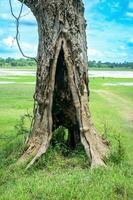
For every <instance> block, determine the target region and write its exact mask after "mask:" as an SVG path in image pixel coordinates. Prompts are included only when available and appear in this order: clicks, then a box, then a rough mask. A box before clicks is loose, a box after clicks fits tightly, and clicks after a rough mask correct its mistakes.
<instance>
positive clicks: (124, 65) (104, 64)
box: [88, 61, 133, 69]
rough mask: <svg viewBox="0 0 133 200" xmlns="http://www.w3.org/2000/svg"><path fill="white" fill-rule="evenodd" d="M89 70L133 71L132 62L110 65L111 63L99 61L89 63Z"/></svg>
mask: <svg viewBox="0 0 133 200" xmlns="http://www.w3.org/2000/svg"><path fill="white" fill-rule="evenodd" d="M88 66H89V68H128V69H133V62H123V63H111V62H101V61H98V62H96V61H89V62H88Z"/></svg>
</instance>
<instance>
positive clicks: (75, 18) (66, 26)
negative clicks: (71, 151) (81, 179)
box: [20, 0, 107, 167]
mask: <svg viewBox="0 0 133 200" xmlns="http://www.w3.org/2000/svg"><path fill="white" fill-rule="evenodd" d="M21 2H22V0H21ZM25 4H26V5H27V6H28V7H29V8H30V9H31V10H32V12H33V14H34V16H35V17H36V19H37V23H38V33H39V46H38V58H37V59H38V66H37V81H36V91H35V95H34V99H35V101H36V104H37V107H36V110H35V116H34V119H35V121H34V125H33V130H32V135H31V136H30V138H29V141H28V148H27V150H26V151H25V153H24V154H23V155H22V157H21V159H20V160H21V161H23V160H25V159H26V160H27V158H31V157H32V159H31V161H30V162H29V164H28V167H29V166H31V165H32V164H33V163H34V162H35V161H36V160H37V159H39V158H40V156H41V155H43V154H44V153H45V152H46V151H47V148H48V146H49V144H50V140H51V138H52V132H53V130H54V129H56V128H58V126H60V125H63V126H64V127H66V128H68V130H69V132H70V145H71V146H72V147H73V148H74V147H75V146H76V144H77V142H79V139H81V142H82V144H83V146H84V148H85V151H86V153H87V155H88V157H89V159H90V162H91V165H92V166H97V165H105V163H104V157H105V155H106V151H107V146H106V144H105V143H104V141H103V140H102V138H101V137H100V136H99V135H98V134H97V133H96V130H95V128H94V126H93V124H92V122H91V117H90V112H89V109H88V96H89V89H88V71H87V68H88V67H87V66H88V59H87V42H86V33H85V30H86V21H85V19H84V5H83V3H82V1H81V0H33V1H31V0H25Z"/></svg>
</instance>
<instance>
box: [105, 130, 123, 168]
mask: <svg viewBox="0 0 133 200" xmlns="http://www.w3.org/2000/svg"><path fill="white" fill-rule="evenodd" d="M115 141H116V146H115V148H114V150H112V152H111V153H110V155H109V158H108V159H109V161H111V162H113V163H114V164H117V165H119V164H121V163H122V162H123V161H124V160H125V148H124V146H123V143H122V138H121V135H120V134H119V135H117V136H115Z"/></svg>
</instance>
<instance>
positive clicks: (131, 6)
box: [128, 1, 133, 9]
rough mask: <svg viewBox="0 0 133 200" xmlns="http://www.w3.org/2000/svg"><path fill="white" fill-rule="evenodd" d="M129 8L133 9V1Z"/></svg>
mask: <svg viewBox="0 0 133 200" xmlns="http://www.w3.org/2000/svg"><path fill="white" fill-rule="evenodd" d="M128 7H129V8H130V9H133V1H130V2H129V5H128Z"/></svg>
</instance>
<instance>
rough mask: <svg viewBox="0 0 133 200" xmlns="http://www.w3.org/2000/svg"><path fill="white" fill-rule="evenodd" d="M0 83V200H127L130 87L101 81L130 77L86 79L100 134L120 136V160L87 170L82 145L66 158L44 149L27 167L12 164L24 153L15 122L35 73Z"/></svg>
mask: <svg viewBox="0 0 133 200" xmlns="http://www.w3.org/2000/svg"><path fill="white" fill-rule="evenodd" d="M0 81H14V82H17V83H15V84H5V85H0V200H117V199H118V200H132V199H133V87H128V86H106V85H104V84H105V83H116V82H133V79H120V78H119V79H113V78H105V79H102V78H95V79H91V80H90V88H91V96H90V110H91V113H92V119H93V122H94V123H95V125H96V128H97V130H98V131H99V132H100V133H101V134H106V135H107V137H108V139H109V140H110V141H111V144H112V145H111V147H110V148H111V152H112V154H113V153H114V155H117V152H116V153H115V151H116V149H117V148H118V144H117V141H116V139H115V137H118V136H119V135H120V136H121V143H122V147H123V148H124V152H125V154H124V156H123V160H122V161H121V162H120V163H117V164H116V163H115V162H114V160H111V159H110V160H109V161H108V162H107V163H108V167H107V168H106V169H104V168H97V169H90V168H89V167H88V160H87V157H86V155H85V153H84V151H83V149H81V148H78V149H77V150H75V151H74V152H71V153H70V154H69V156H67V157H65V156H63V155H62V154H61V153H60V151H59V150H58V149H56V150H53V149H52V148H50V149H49V151H48V153H47V154H46V156H43V158H42V159H41V160H40V161H39V162H38V163H36V165H35V166H34V167H33V168H31V169H30V170H29V171H24V169H23V168H20V167H17V166H16V165H15V163H16V161H17V159H18V158H19V157H20V155H21V153H22V151H23V146H24V145H23V141H24V136H22V135H20V136H17V137H16V134H17V132H16V129H15V128H14V126H15V125H16V124H18V121H19V119H20V116H22V115H24V114H25V113H27V110H28V112H32V106H33V99H32V96H33V92H34V85H33V84H27V82H30V83H31V82H34V81H35V78H34V77H28V76H26V77H21V76H13V77H8V80H7V78H6V77H5V78H3V77H0Z"/></svg>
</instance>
